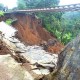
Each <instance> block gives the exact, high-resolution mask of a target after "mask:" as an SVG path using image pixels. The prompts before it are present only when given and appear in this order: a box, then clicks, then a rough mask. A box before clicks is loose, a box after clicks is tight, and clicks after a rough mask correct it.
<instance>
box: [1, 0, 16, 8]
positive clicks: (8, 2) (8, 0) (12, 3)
mask: <svg viewBox="0 0 80 80" xmlns="http://www.w3.org/2000/svg"><path fill="white" fill-rule="evenodd" d="M0 3H3V4H4V6H8V8H10V9H11V8H13V7H16V6H17V0H0Z"/></svg>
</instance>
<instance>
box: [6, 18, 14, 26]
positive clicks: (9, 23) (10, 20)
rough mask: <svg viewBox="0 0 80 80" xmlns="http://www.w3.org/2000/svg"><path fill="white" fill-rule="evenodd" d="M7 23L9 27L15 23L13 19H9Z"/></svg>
mask: <svg viewBox="0 0 80 80" xmlns="http://www.w3.org/2000/svg"><path fill="white" fill-rule="evenodd" d="M5 22H6V23H7V24H8V25H11V23H12V22H13V20H12V19H7V20H6V21H5Z"/></svg>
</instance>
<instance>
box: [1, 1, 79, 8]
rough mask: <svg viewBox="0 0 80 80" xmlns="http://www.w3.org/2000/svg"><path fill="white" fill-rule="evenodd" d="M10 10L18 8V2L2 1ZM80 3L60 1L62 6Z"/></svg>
mask: <svg viewBox="0 0 80 80" xmlns="http://www.w3.org/2000/svg"><path fill="white" fill-rule="evenodd" d="M0 3H3V4H4V5H5V6H8V8H13V7H16V6H17V0H0ZM76 3H80V0H60V5H68V4H76Z"/></svg>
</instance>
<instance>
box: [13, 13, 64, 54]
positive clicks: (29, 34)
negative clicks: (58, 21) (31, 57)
mask: <svg viewBox="0 0 80 80" xmlns="http://www.w3.org/2000/svg"><path fill="white" fill-rule="evenodd" d="M15 17H16V18H17V22H14V23H13V24H12V25H13V26H14V27H15V28H16V29H17V30H18V32H17V35H16V37H18V38H19V39H20V40H21V41H23V42H25V43H27V44H29V45H35V44H36V45H39V44H41V43H43V42H46V43H47V42H48V41H49V40H50V39H52V40H56V38H55V37H54V35H51V34H50V33H49V32H48V31H47V30H46V29H44V28H43V26H42V23H41V20H40V19H37V18H36V17H35V16H34V15H25V14H24V15H23V14H21V13H20V14H16V15H15ZM56 41H57V40H56ZM47 46H48V48H47V51H50V52H53V53H59V52H60V51H61V49H62V48H63V47H64V46H63V45H62V44H61V43H60V42H59V41H57V42H56V44H55V45H51V46H50V45H47Z"/></svg>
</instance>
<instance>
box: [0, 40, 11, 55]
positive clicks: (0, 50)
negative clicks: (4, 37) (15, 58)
mask: <svg viewBox="0 0 80 80" xmlns="http://www.w3.org/2000/svg"><path fill="white" fill-rule="evenodd" d="M9 53H11V52H10V51H9V49H8V48H7V47H6V45H5V43H4V42H2V41H1V40H0V55H6V54H9Z"/></svg>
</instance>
